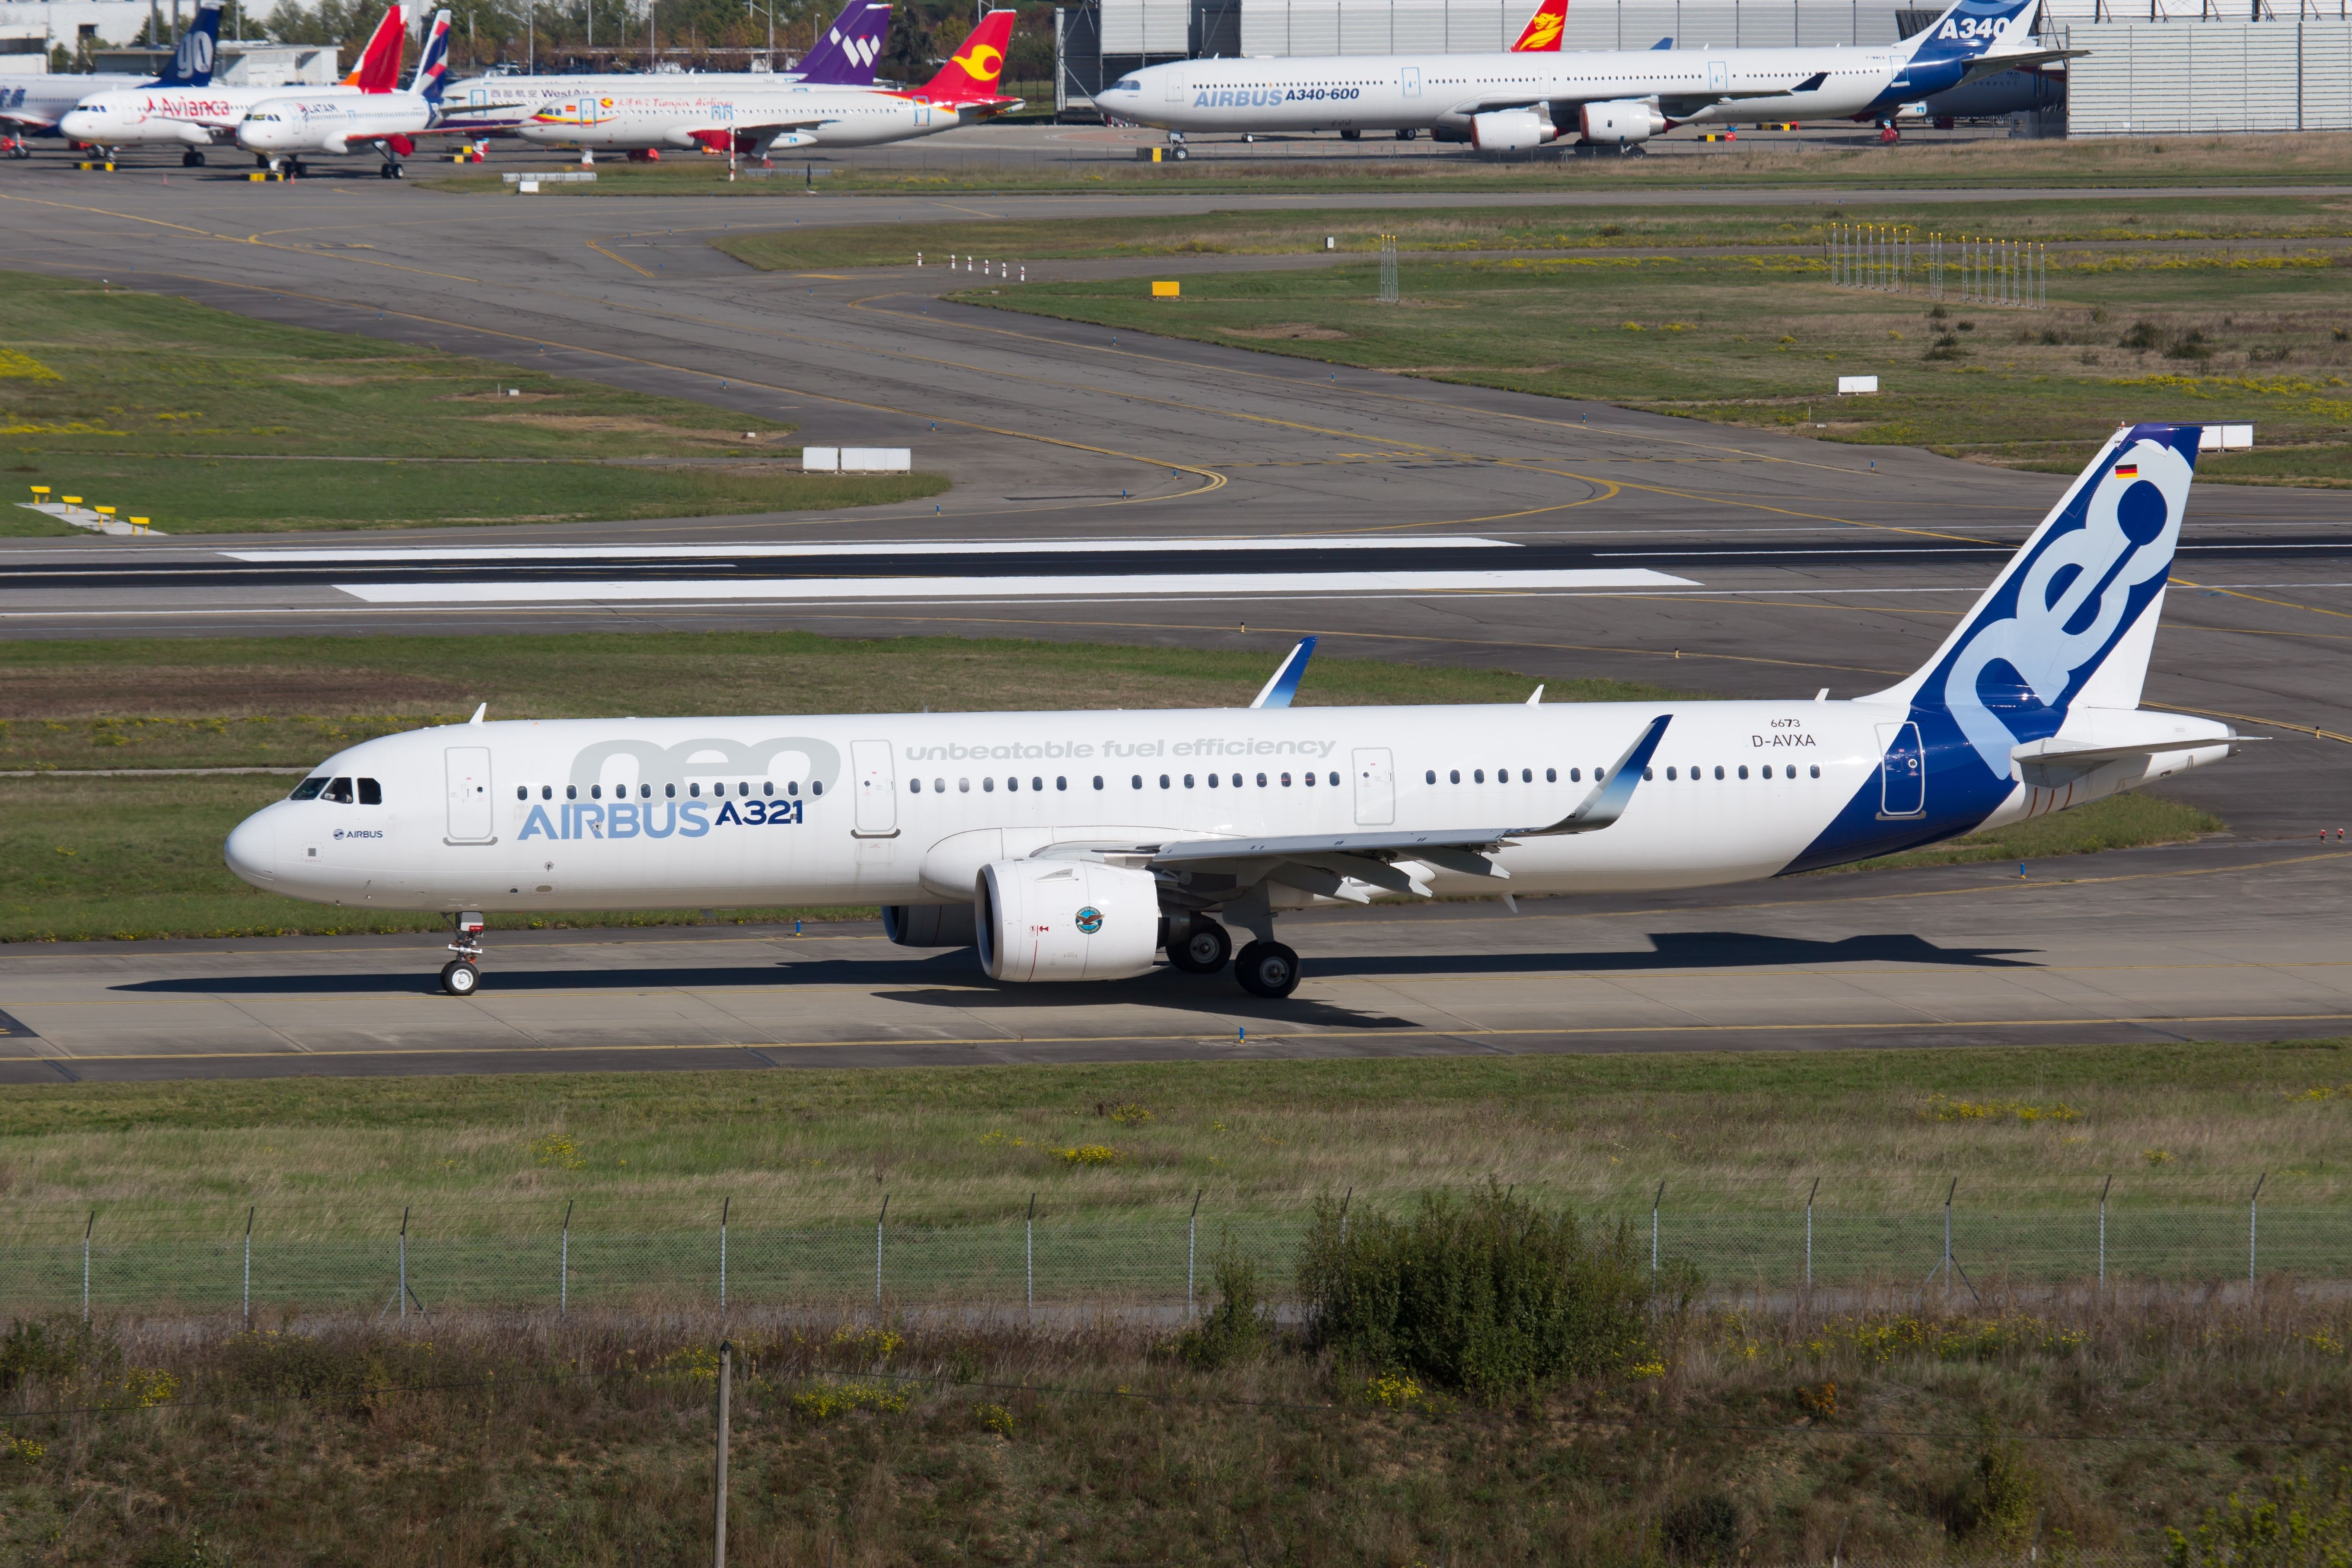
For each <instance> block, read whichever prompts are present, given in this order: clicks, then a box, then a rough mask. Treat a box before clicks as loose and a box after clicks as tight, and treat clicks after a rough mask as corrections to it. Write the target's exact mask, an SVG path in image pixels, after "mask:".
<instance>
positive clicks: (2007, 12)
mask: <svg viewBox="0 0 2352 1568" xmlns="http://www.w3.org/2000/svg"><path fill="white" fill-rule="evenodd" d="M2041 3H2042V0H1956V4H1954V5H1953V6H1952V8H1951V9H1950V10H1948V11H1947V12H1945V13H1944V14H1943V15H1942V16H1938V17H1937V18H1936V21H1935V25H1934V26H1927V27H1923V28H1921V29H1920V30H1919V31H1918V32H1916V33H1915V34H1913V35H1912V37H1911V40H1910V42H1911V53H1910V55H1909V57H1908V58H1909V63H1910V65H1911V68H1912V70H1911V76H1912V79H1913V80H1914V81H1918V80H1920V79H1921V77H1920V68H1922V67H1930V66H1950V65H1966V64H1967V63H1968V62H1969V61H1970V60H1973V59H1976V58H1979V56H1982V55H1983V54H1985V53H1986V52H1987V51H1988V50H1990V49H1991V48H1992V47H1993V46H1995V45H1996V44H2001V45H2007V46H2008V47H2012V48H2016V47H2023V45H2024V44H2025V41H2026V39H2027V37H2029V36H2030V35H2031V34H2032V31H2033V10H2034V7H2035V6H2037V5H2040V4H2041Z"/></svg>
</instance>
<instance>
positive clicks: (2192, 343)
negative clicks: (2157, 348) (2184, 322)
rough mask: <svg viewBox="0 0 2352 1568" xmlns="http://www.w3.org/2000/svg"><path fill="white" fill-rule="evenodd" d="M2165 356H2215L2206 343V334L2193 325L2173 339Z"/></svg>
mask: <svg viewBox="0 0 2352 1568" xmlns="http://www.w3.org/2000/svg"><path fill="white" fill-rule="evenodd" d="M2164 357H2165V358H2167V359H2211V358H2212V357H2213V351H2212V350H2211V349H2210V347H2208V346H2207V345H2206V342H2205V334H2204V333H2203V332H2200V331H2198V330H2197V329H2196V328H2194V327H2191V328H2189V330H2188V331H2185V332H2183V333H2181V334H2180V336H2179V337H2178V338H2175V339H2174V340H2173V342H2172V346H2171V347H2170V348H2168V349H2167V350H2165V351H2164Z"/></svg>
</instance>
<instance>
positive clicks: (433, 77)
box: [408, 11, 449, 106]
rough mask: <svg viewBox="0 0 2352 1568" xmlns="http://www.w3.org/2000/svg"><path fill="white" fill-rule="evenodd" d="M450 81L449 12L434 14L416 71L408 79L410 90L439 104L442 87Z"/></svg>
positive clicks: (428, 101)
mask: <svg viewBox="0 0 2352 1568" xmlns="http://www.w3.org/2000/svg"><path fill="white" fill-rule="evenodd" d="M448 83H449V13H448V12H446V11H440V12H436V13H435V14H434V17H433V26H431V27H430V28H429V29H428V30H427V31H426V32H425V47H424V49H423V50H422V51H421V52H420V53H419V54H418V55H417V57H416V73H415V75H414V76H412V77H410V78H409V79H408V90H409V91H411V92H413V93H415V95H416V96H417V97H419V98H421V99H423V100H425V102H427V103H430V104H434V105H436V106H438V105H439V103H440V101H441V89H443V88H445V87H446V86H447V85H448Z"/></svg>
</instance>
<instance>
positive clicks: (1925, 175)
mask: <svg viewBox="0 0 2352 1568" xmlns="http://www.w3.org/2000/svg"><path fill="white" fill-rule="evenodd" d="M1328 146H1329V149H1330V152H1331V154H1332V155H1331V156H1329V157H1324V156H1320V155H1308V156H1299V157H1265V158H1252V157H1234V158H1227V157H1219V156H1216V155H1215V150H1214V146H1213V144H1209V145H1208V146H1205V147H1203V148H1202V150H1201V155H1198V156H1196V157H1195V158H1193V159H1192V161H1190V162H1187V163H1135V162H1133V161H1132V159H1131V155H1118V156H1107V157H1104V158H1102V159H1099V160H1097V159H1088V160H1087V161H1085V162H1071V161H1068V160H1067V159H1066V157H1065V155H1064V154H1063V153H1061V152H1059V151H1056V152H1055V153H1052V154H1034V155H1033V154H1029V153H1025V152H1024V150H1022V149H1021V148H1019V147H1017V146H1014V145H1012V144H1010V143H1007V144H1002V145H992V144H990V143H989V142H986V141H985V140H980V141H966V142H957V143H937V144H931V145H924V144H917V145H916V146H915V147H913V148H910V149H908V150H906V153H904V154H903V155H902V156H901V157H899V158H898V159H895V160H893V162H892V163H887V164H871V165H864V166H861V165H857V164H842V165H838V166H828V165H827V163H825V162H824V160H823V159H821V158H807V159H803V160H802V161H800V162H797V163H796V162H794V161H793V155H792V154H791V153H782V154H779V155H778V157H777V160H776V163H777V173H776V174H773V175H772V176H771V177H768V178H763V179H751V178H744V179H739V180H737V181H736V182H735V183H734V184H729V183H728V179H727V163H726V160H725V159H723V158H686V159H667V160H665V161H664V162H662V163H653V164H647V163H599V164H598V165H597V170H596V174H597V178H596V183H595V184H593V185H586V186H580V187H575V188H571V189H567V190H566V191H565V192H564V193H563V195H560V196H549V195H541V196H539V197H535V198H533V199H535V200H539V201H551V200H552V201H560V200H565V199H571V198H575V197H584V198H586V199H590V200H593V199H596V198H597V197H600V196H646V195H730V196H736V197H740V198H743V199H747V200H748V199H752V198H756V197H761V196H789V197H791V198H793V200H795V201H799V200H803V199H805V198H806V193H807V192H808V191H809V190H810V189H812V188H814V190H815V191H817V192H818V193H819V194H820V195H824V194H833V193H838V194H842V195H850V194H855V193H860V192H869V191H880V192H892V193H903V194H915V195H919V194H924V193H929V192H940V193H949V192H966V191H982V192H1003V193H1014V192H1023V191H1049V192H1061V191H1099V190H1104V189H1111V190H1130V189H1154V190H1165V189H1171V188H1173V189H1178V190H1185V191H1228V190H1231V191H1243V192H1249V193H1252V194H1263V195H1282V194H1290V193H1314V194H1321V193H1326V192H1329V191H1334V190H1346V191H1368V190H1369V191H1379V190H1411V191H1469V192H1484V191H1493V192H1497V193H1500V192H1511V193H1519V192H1528V191H1555V190H1558V191H1574V192H1579V193H1583V192H1590V191H1592V190H1595V189H1605V190H1623V191H1629V192H1639V191H1647V190H1675V189H1687V188H1692V187H1702V186H1703V187H1706V188H1707V189H1711V190H1713V189H1721V188H1723V187H1725V186H1727V185H1728V186H1754V187H1756V188H1758V189H1767V190H1769V189H1781V188H1786V187H1790V186H1807V187H1822V188H1831V189H1837V188H1856V187H1861V188H1868V189H1874V190H1880V189H1890V188H1892V189H1924V190H1950V189H1955V188H1959V189H1968V188H1978V187H1988V186H1990V187H2000V186H2022V187H2026V188H2032V189H2048V188H2051V187H2053V186H2055V187H2084V188H2113V187H2131V186H2168V185H2182V184H2212V185H2245V184H2319V185H2339V184H2347V181H2352V175H2347V172H2346V166H2345V162H2344V157H2343V151H2342V138H2341V137H2340V136H2332V135H2328V134H2326V133H2315V134H2309V135H2281V136H2263V137H2244V136H2196V137H2188V136H2167V137H2156V138H2149V139H2139V138H2123V137H2117V138H2105V137H2101V138H2096V139H2089V140H2084V141H2080V142H2029V141H2007V140H1994V139H1979V140H1971V141H1969V142H1950V143H1943V144H1937V143H1933V142H1910V143H1908V144H1905V145H1901V146H1896V147H1882V146H1880V145H1878V144H1877V143H1875V142H1872V141H1869V140H1868V139H1867V137H1866V135H1864V134H1860V133H1858V134H1857V135H1856V136H1855V137H1854V138H1853V140H1851V141H1843V142H1839V143H1838V144H1834V145H1824V144H1822V143H1820V142H1805V141H1801V140H1798V139H1796V138H1790V139H1788V140H1785V141H1784V140H1779V139H1776V138H1775V137H1773V136H1772V135H1771V134H1769V133H1761V134H1743V136H1742V138H1741V140H1739V141H1738V142H1729V143H1718V144H1715V145H1694V144H1690V143H1683V144H1680V145H1676V146H1675V147H1672V148H1671V149H1668V150H1663V151H1660V152H1657V153H1653V154H1652V155H1650V156H1647V157H1636V158H1616V157H1601V158H1577V157H1555V156H1545V157H1541V158H1538V159H1536V160H1534V161H1532V162H1530V161H1525V160H1518V161H1513V162H1507V163H1496V162H1489V161H1485V160H1481V159H1479V158H1477V157H1476V156H1475V155H1474V154H1471V153H1467V152H1465V153H1459V154H1454V155H1449V156H1438V157H1431V156H1425V155H1419V151H1420V150H1419V149H1405V148H1402V147H1398V148H1395V149H1394V154H1395V155H1388V154H1389V153H1390V149H1388V148H1383V147H1381V146H1379V144H1377V143H1365V144H1362V145H1360V146H1359V147H1354V148H1347V149H1346V150H1344V151H1343V150H1342V144H1341V143H1340V142H1338V141H1336V140H1333V141H1331V142H1328ZM544 166H545V167H547V168H550V169H553V168H559V167H570V166H573V165H572V164H570V163H566V161H565V160H564V159H563V158H562V155H560V154H555V155H551V156H550V157H549V158H548V160H547V162H546V163H545V165H544ZM409 167H410V175H409V177H410V179H411V180H412V181H413V182H415V183H417V184H423V185H429V186H430V187H431V188H435V189H440V190H458V191H466V192H470V193H473V194H477V195H497V194H499V193H501V192H505V191H510V190H511V189H512V187H511V186H509V185H507V184H505V183H504V181H503V180H502V179H501V178H500V177H499V172H492V171H488V170H479V169H474V168H472V167H471V166H468V165H447V164H434V165H427V164H425V163H412V164H411V165H410V166H409ZM804 167H814V168H815V169H816V170H818V171H819V172H818V173H817V174H816V176H815V177H814V180H807V181H804V180H803V175H802V170H803V168H804ZM445 170H446V173H445V172H443V171H445ZM502 172H512V171H511V169H510V168H509V169H508V170H505V171H502Z"/></svg>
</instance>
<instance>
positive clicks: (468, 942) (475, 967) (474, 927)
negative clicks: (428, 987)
mask: <svg viewBox="0 0 2352 1568" xmlns="http://www.w3.org/2000/svg"><path fill="white" fill-rule="evenodd" d="M455 924H456V926H457V941H455V942H451V943H450V944H449V951H450V952H454V953H456V954H457V957H455V958H453V959H451V960H450V961H449V962H448V963H445V964H443V965H442V966H441V989H442V990H444V991H446V992H447V993H448V994H450V995H452V996H471V995H472V994H474V991H475V988H476V987H477V986H478V985H480V984H481V983H482V969H481V964H482V928H483V926H485V925H487V924H488V921H484V920H483V919H482V911H481V910H459V911H458V913H457V920H456V921H455Z"/></svg>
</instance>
